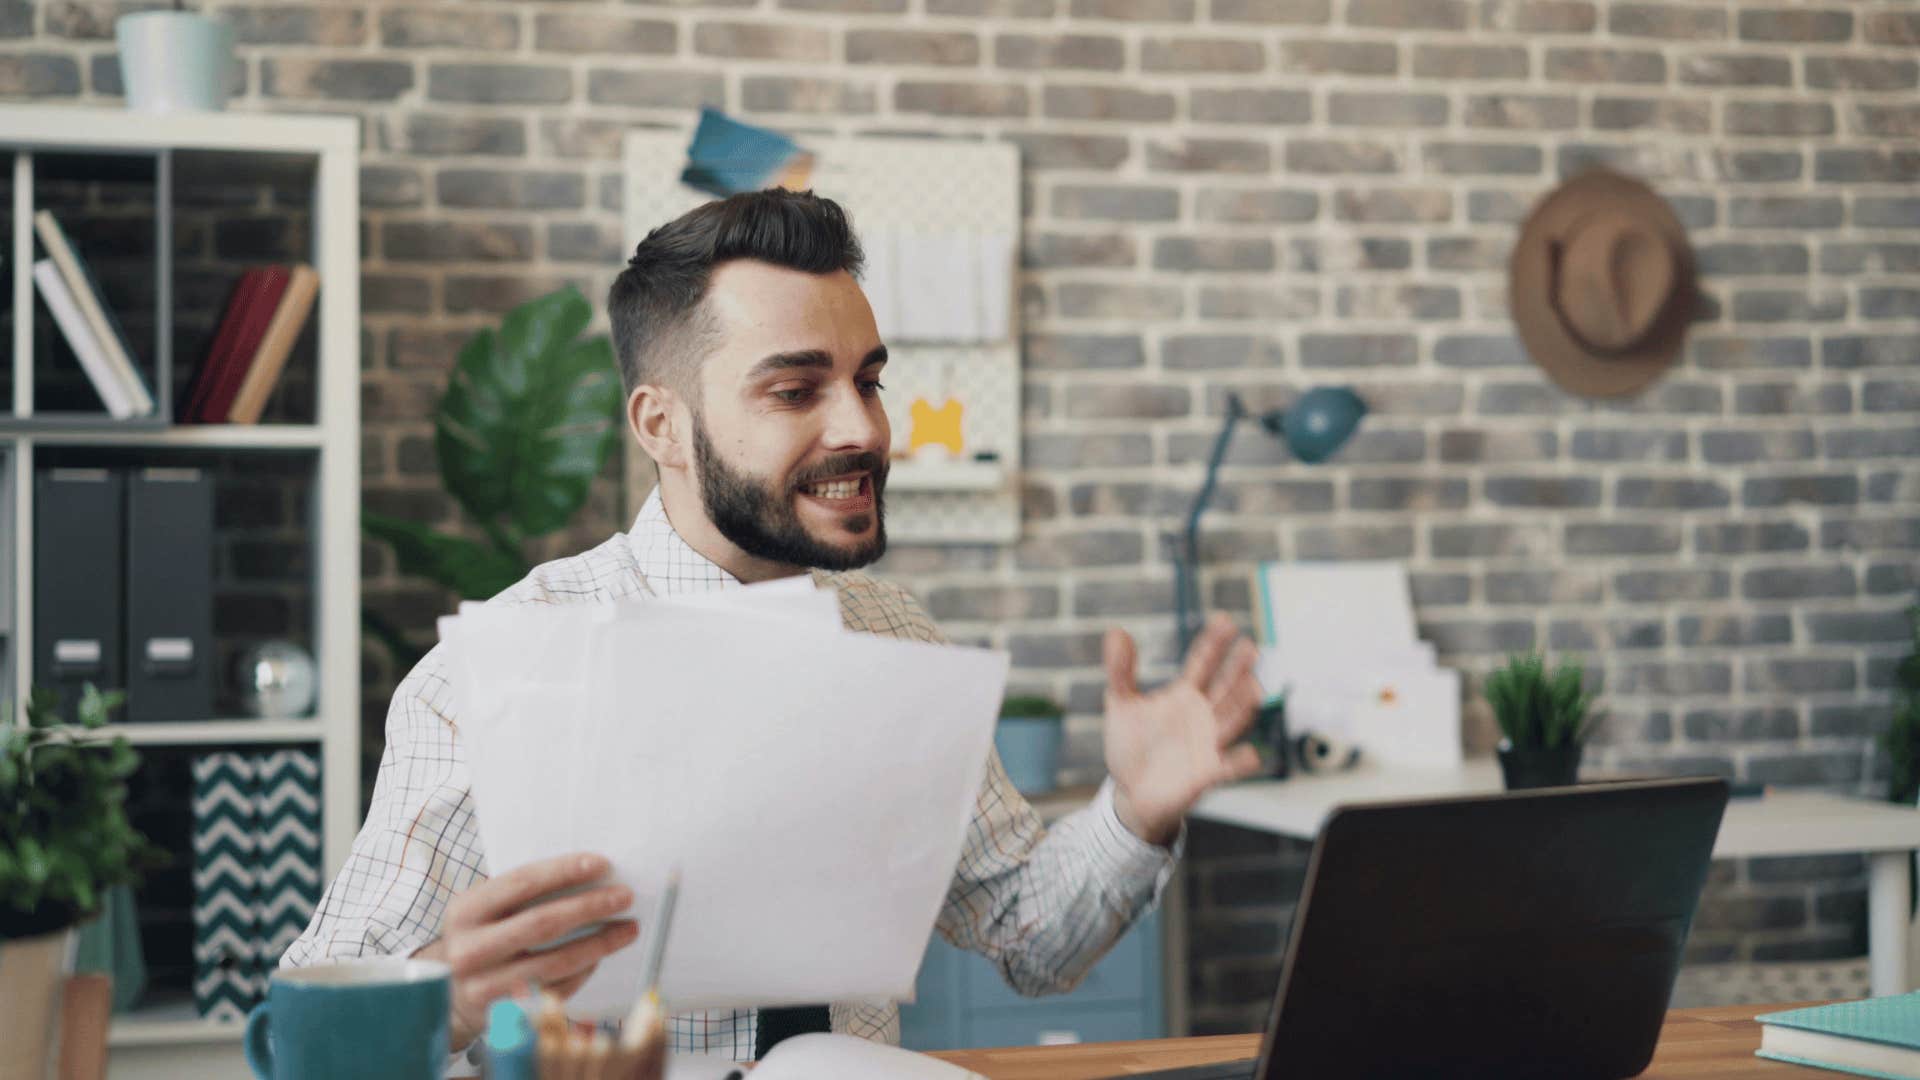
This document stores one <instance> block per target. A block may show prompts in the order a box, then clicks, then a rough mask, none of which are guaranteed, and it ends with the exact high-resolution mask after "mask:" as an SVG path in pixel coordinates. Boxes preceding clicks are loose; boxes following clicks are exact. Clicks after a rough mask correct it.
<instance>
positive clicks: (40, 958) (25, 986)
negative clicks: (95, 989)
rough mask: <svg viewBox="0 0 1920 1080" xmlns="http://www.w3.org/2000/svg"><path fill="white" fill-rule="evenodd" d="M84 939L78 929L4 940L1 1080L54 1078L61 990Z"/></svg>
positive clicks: (0, 953) (0, 956) (0, 959)
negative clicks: (55, 1021)
mask: <svg viewBox="0 0 1920 1080" xmlns="http://www.w3.org/2000/svg"><path fill="white" fill-rule="evenodd" d="M79 940H80V939H79V935H78V934H76V933H75V932H74V930H73V928H72V927H69V928H67V929H65V930H55V931H54V932H53V933H51V934H42V935H40V936H39V937H30V938H4V939H0V1047H5V1049H4V1050H0V1080H46V1078H47V1077H48V1076H50V1075H52V1066H53V1055H54V1049H53V1048H54V1046H55V1045H56V1044H55V1042H54V1039H55V1037H56V1033H55V1031H54V1020H55V1018H56V1017H57V1016H58V1003H59V1000H60V986H61V984H62V983H63V982H64V981H65V980H66V977H67V976H69V975H71V974H73V957H74V949H75V946H76V945H77V944H78V943H79Z"/></svg>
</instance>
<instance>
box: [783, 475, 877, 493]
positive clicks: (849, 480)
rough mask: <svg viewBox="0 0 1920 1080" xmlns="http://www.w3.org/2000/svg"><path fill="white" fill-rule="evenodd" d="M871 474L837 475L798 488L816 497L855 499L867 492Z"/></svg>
mask: <svg viewBox="0 0 1920 1080" xmlns="http://www.w3.org/2000/svg"><path fill="white" fill-rule="evenodd" d="M872 476H873V474H872V473H859V474H857V475H854V476H850V477H849V476H839V477H834V478H833V479H831V480H820V481H817V482H815V483H811V484H807V485H805V486H803V487H802V488H801V489H800V490H801V492H802V493H804V494H807V495H811V496H813V497H814V498H816V499H857V498H861V497H863V496H865V495H866V494H867V490H868V488H867V485H868V483H869V481H870V480H871V478H872Z"/></svg>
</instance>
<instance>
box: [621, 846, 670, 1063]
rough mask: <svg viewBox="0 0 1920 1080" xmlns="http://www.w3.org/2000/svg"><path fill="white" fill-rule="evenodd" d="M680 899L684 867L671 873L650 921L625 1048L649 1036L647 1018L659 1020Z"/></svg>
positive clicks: (624, 1031) (629, 1047) (624, 1039)
mask: <svg viewBox="0 0 1920 1080" xmlns="http://www.w3.org/2000/svg"><path fill="white" fill-rule="evenodd" d="M679 896H680V868H679V867H674V868H673V869H672V870H671V871H669V872H668V873H667V883H666V886H665V887H664V888H662V889H661V890H660V899H659V900H658V901H656V902H655V903H654V906H653V917H652V918H651V919H648V920H647V926H646V934H647V943H646V951H645V952H643V953H642V954H641V960H640V1000H639V1001H636V1002H634V1004H633V1011H632V1012H631V1013H629V1014H628V1015H627V1023H626V1025H625V1029H624V1030H623V1031H622V1032H621V1039H620V1041H621V1045H622V1046H623V1047H624V1048H626V1049H629V1050H631V1049H633V1048H635V1047H637V1046H638V1045H639V1044H640V1040H641V1039H642V1038H644V1037H645V1033H646V1026H647V1021H648V1020H649V1019H650V1017H649V1016H648V1015H647V1014H648V1013H649V1012H650V1011H651V1012H652V1013H653V1014H654V1016H653V1017H652V1018H651V1019H657V1018H658V1014H659V1007H660V999H659V986H660V965H661V963H662V961H663V959H664V958H665V956H666V954H667V930H668V928H669V927H670V926H671V925H672V923H673V905H674V903H675V901H676V900H678V899H679Z"/></svg>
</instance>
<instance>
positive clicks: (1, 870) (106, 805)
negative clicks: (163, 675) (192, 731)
mask: <svg viewBox="0 0 1920 1080" xmlns="http://www.w3.org/2000/svg"><path fill="white" fill-rule="evenodd" d="M120 701H121V695H120V694H118V693H113V694H103V693H101V692H99V691H98V690H96V689H94V688H93V687H92V686H88V687H87V688H86V691H85V693H84V694H83V696H82V697H81V700H80V709H79V719H80V723H79V725H78V726H73V725H68V724H65V723H63V722H62V720H61V719H60V709H59V701H58V698H57V695H55V694H54V693H52V692H51V691H45V690H36V691H34V692H32V693H31V694H29V695H28V700H27V708H26V722H25V723H24V724H21V723H17V722H15V721H14V720H13V718H12V717H11V715H7V713H10V710H6V709H5V708H4V705H3V704H0V1046H4V1047H6V1048H7V1050H6V1052H5V1053H4V1054H0V1080H13V1078H14V1077H33V1078H34V1080H39V1078H40V1077H42V1076H44V1075H45V1074H46V1072H45V1070H46V1054H47V1049H48V1046H47V1043H48V1036H49V1032H50V1031H51V1029H52V1027H53V1014H54V1001H55V997H56V991H57V990H58V987H59V984H60V980H61V979H62V978H63V977H64V976H65V975H66V974H67V972H68V971H69V970H70V969H71V966H72V963H73V953H74V942H75V929H76V928H77V927H78V926H79V925H80V924H81V923H83V922H85V921H87V920H88V919H89V918H91V917H93V915H94V914H95V913H96V912H97V911H98V910H99V907H100V904H101V902H102V898H103V897H104V895H105V894H106V892H107V890H108V889H111V888H114V887H117V886H120V885H123V884H127V883H130V882H132V881H134V880H135V879H137V878H138V877H139V874H140V871H141V870H143V869H145V868H147V867H150V866H153V865H156V864H157V863H158V861H159V860H158V856H157V852H156V849H154V848H153V847H152V846H151V845H150V844H148V842H147V840H146V838H145V837H143V836H141V835H140V834H139V833H138V832H136V831H135V830H134V828H133V826H132V825H131V824H130V823H129V822H128V821H127V814H126V798H127V786H126V781H127V777H128V776H130V775H132V773H133V771H134V769H135V768H137V767H138V765H139V757H138V755H136V754H135V753H134V751H133V748H132V747H131V746H129V745H128V744H127V741H126V740H125V739H124V738H118V737H116V738H113V739H110V740H109V739H101V738H100V737H99V736H98V734H97V733H96V732H95V731H94V729H96V728H98V727H100V725H102V724H104V723H106V721H107V713H108V711H109V710H110V709H112V708H113V707H115V706H116V705H118V704H119V703H120Z"/></svg>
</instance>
